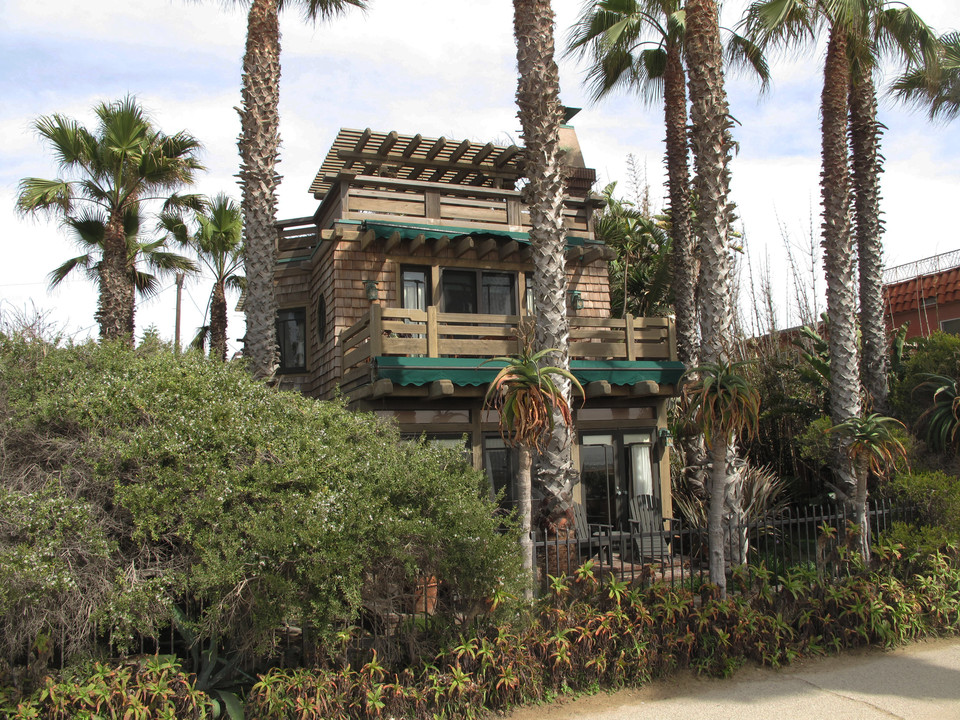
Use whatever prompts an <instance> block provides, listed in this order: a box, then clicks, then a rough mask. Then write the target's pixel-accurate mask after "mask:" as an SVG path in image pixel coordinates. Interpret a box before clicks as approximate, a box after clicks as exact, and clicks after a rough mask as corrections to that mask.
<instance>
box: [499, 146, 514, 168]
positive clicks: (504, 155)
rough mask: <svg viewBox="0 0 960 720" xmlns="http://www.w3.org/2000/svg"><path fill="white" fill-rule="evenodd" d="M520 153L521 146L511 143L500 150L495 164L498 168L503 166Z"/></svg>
mask: <svg viewBox="0 0 960 720" xmlns="http://www.w3.org/2000/svg"><path fill="white" fill-rule="evenodd" d="M519 154H520V148H518V147H517V146H516V145H511V146H510V147H508V148H504V149H503V150H501V151H500V154H499V155H497V159H496V160H494V161H493V164H494V165H496V166H497V167H498V168H502V167H503V166H504V165H506V164H507V163H508V162H510V161H511V160H513V158H514V156H516V155H519Z"/></svg>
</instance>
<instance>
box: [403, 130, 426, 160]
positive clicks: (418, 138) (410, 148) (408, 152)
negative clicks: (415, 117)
mask: <svg viewBox="0 0 960 720" xmlns="http://www.w3.org/2000/svg"><path fill="white" fill-rule="evenodd" d="M422 142H423V135H421V134H420V133H417V134H416V135H414V136H413V137H412V138H410V142H408V143H407V147H405V148H404V149H403V156H404V157H405V158H408V157H411V156H412V155H413V154H414V153H415V152H416V151H417V148H418V147H420V143H422Z"/></svg>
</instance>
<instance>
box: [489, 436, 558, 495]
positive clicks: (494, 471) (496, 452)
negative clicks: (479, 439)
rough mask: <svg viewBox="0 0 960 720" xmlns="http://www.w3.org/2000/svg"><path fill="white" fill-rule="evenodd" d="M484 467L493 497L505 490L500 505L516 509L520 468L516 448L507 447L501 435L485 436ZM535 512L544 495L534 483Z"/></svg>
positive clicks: (532, 493)
mask: <svg viewBox="0 0 960 720" xmlns="http://www.w3.org/2000/svg"><path fill="white" fill-rule="evenodd" d="M483 469H484V470H485V471H486V473H487V479H488V480H489V481H490V493H491V497H496V496H497V494H498V493H500V491H501V490H502V491H503V497H502V498H501V501H500V507H502V508H504V509H505V510H514V509H515V508H516V507H517V501H518V500H519V496H518V494H517V472H518V470H519V453H518V452H517V450H516V449H514V448H510V447H507V445H506V443H504V442H503V438H501V437H500V436H499V435H484V436H483ZM531 497H532V503H533V511H534V514H536V512H537V508H538V507H540V503H541V502H542V499H543V495H542V494H541V493H540V491H539V490H538V489H537V487H536V486H535V485H534V486H533V488H532V489H531Z"/></svg>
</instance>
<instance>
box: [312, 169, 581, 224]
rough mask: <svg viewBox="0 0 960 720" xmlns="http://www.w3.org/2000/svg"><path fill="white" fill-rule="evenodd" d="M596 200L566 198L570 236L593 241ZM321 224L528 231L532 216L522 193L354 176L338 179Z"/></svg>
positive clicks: (346, 174) (345, 174)
mask: <svg viewBox="0 0 960 720" xmlns="http://www.w3.org/2000/svg"><path fill="white" fill-rule="evenodd" d="M595 205H596V201H595V200H593V199H588V198H567V200H566V201H565V202H564V208H563V214H564V223H565V225H566V227H567V232H568V234H570V235H577V236H582V237H588V236H589V235H590V232H591V228H590V222H589V219H590V216H591V214H592V212H593V208H594V207H595ZM319 216H320V217H319V221H320V224H321V226H322V227H327V226H328V225H329V224H330V223H332V222H334V221H335V220H383V221H387V222H391V221H392V222H410V223H418V224H425V225H437V226H448V227H449V226H452V227H467V228H493V229H498V228H499V229H503V228H506V229H510V230H515V231H523V230H528V229H529V227H530V212H529V210H528V208H527V207H526V206H525V205H524V204H523V203H522V202H521V200H520V192H519V191H518V190H508V189H499V188H487V187H475V186H471V185H457V184H452V183H439V182H424V181H418V180H397V179H393V178H387V177H380V176H368V175H354V174H353V173H349V172H343V173H340V175H338V176H337V181H336V183H334V185H333V187H332V190H331V192H329V193H328V194H327V197H326V198H325V199H324V201H323V204H322V205H321V209H320V213H319Z"/></svg>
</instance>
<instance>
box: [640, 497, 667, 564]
mask: <svg viewBox="0 0 960 720" xmlns="http://www.w3.org/2000/svg"><path fill="white" fill-rule="evenodd" d="M630 532H631V534H632V535H633V539H634V545H635V547H636V553H637V557H638V558H640V559H642V560H664V559H666V558H668V557H670V556H671V555H672V554H673V553H672V551H671V550H670V542H669V541H668V540H667V535H666V533H665V532H664V530H663V518H662V517H661V514H660V502H659V501H658V500H657V498H655V497H654V496H653V495H637V496H635V497H632V498H630Z"/></svg>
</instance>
